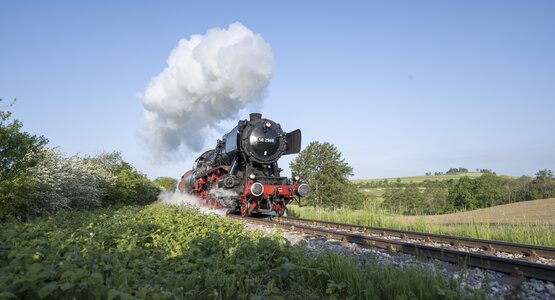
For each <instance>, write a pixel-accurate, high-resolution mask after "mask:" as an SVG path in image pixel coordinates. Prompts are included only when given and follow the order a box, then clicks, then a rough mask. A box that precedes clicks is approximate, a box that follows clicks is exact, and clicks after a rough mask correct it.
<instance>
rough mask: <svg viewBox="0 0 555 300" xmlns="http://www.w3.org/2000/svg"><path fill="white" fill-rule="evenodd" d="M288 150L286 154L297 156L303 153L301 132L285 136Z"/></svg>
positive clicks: (293, 132)
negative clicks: (296, 154)
mask: <svg viewBox="0 0 555 300" xmlns="http://www.w3.org/2000/svg"><path fill="white" fill-rule="evenodd" d="M285 140H286V141H287V149H286V150H285V154H295V153H299V152H301V130H300V129H297V130H295V131H291V132H289V133H287V134H286V135H285Z"/></svg>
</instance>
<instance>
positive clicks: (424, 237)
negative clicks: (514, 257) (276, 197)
mask: <svg viewBox="0 0 555 300" xmlns="http://www.w3.org/2000/svg"><path fill="white" fill-rule="evenodd" d="M278 222H293V223H298V224H306V225H313V226H325V227H332V228H337V229H342V230H349V231H359V232H363V233H366V234H378V235H383V236H393V237H397V238H399V239H404V240H407V239H414V240H421V241H423V242H428V243H430V242H432V243H443V244H449V245H451V246H454V247H470V248H480V249H482V250H485V251H487V252H488V253H495V252H496V251H501V252H507V253H513V254H521V255H523V256H525V257H527V258H528V260H530V261H535V260H537V258H538V257H543V258H548V259H555V247H548V246H537V245H529V244H520V243H513V242H504V241H495V240H484V239H477V238H469V237H462V236H452V235H445V234H436V233H427V232H417V231H408V230H400V229H391V228H382V227H373V226H363V225H357V224H346V223H337V222H329V221H319V220H309V219H300V218H287V219H279V220H278Z"/></svg>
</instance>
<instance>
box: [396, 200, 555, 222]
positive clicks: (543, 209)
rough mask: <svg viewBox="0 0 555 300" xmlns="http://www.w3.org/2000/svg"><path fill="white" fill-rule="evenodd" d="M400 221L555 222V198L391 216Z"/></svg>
mask: <svg viewBox="0 0 555 300" xmlns="http://www.w3.org/2000/svg"><path fill="white" fill-rule="evenodd" d="M392 219H395V220H396V221H400V222H408V223H412V222H422V221H424V222H425V223H427V224H463V223H494V224H555V198H549V199H540V200H532V201H525V202H518V203H511V204H505V205H499V206H494V207H490V208H482V209H477V210H473V211H467V212H461V213H453V214H446V215H434V216H398V217H392Z"/></svg>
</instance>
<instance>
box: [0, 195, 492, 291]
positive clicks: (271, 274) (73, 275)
mask: <svg viewBox="0 0 555 300" xmlns="http://www.w3.org/2000/svg"><path fill="white" fill-rule="evenodd" d="M0 229H1V230H0V299H9V298H14V299H15V298H20V299H58V298H62V299H72V298H75V299H266V298H267V299H283V298H289V299H322V298H326V299H484V298H485V294H484V293H485V289H482V290H478V291H470V290H465V289H463V288H461V287H460V286H461V285H460V283H459V282H456V281H455V280H453V279H446V278H445V277H443V276H442V275H441V274H436V275H432V274H430V273H427V272H425V271H423V270H421V269H419V268H417V267H407V268H404V269H401V268H395V267H391V266H387V265H383V264H380V263H378V262H377V261H375V260H373V259H372V258H370V262H369V263H367V264H365V265H361V264H359V263H358V262H356V261H354V260H352V259H351V258H348V257H343V256H340V255H338V254H335V253H331V252H328V253H324V254H322V255H317V256H307V255H305V254H304V252H303V249H302V248H301V247H298V246H291V245H289V244H288V243H287V241H286V240H285V239H283V238H282V237H281V236H278V235H275V236H270V237H265V236H262V235H261V234H260V233H254V232H252V231H248V230H246V229H244V227H243V226H242V225H241V224H240V223H237V222H235V221H232V220H230V219H225V218H221V217H217V216H209V215H201V214H199V213H198V212H197V211H195V210H191V209H188V208H183V207H171V206H163V205H160V204H155V205H150V206H147V207H123V208H120V209H117V210H116V209H105V210H98V211H93V212H64V213H59V214H56V215H53V216H51V217H44V218H39V219H36V220H34V221H32V222H28V223H20V222H11V223H4V224H0Z"/></svg>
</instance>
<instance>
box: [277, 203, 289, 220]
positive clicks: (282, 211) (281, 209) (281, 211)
mask: <svg viewBox="0 0 555 300" xmlns="http://www.w3.org/2000/svg"><path fill="white" fill-rule="evenodd" d="M288 212H289V210H288V209H287V207H285V205H280V206H279V210H278V211H277V215H278V217H280V218H281V217H283V216H284V215H285V216H287V213H288Z"/></svg>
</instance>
